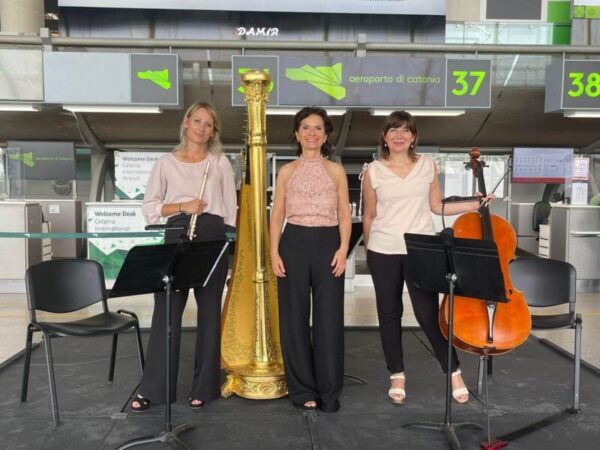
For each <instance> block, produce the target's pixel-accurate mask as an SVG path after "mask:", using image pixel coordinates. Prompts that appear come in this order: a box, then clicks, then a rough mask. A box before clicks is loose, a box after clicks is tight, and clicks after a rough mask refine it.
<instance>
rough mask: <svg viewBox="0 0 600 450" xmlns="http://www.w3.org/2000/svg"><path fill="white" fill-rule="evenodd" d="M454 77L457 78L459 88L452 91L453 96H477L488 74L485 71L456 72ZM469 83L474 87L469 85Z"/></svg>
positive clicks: (453, 73) (453, 74)
mask: <svg viewBox="0 0 600 450" xmlns="http://www.w3.org/2000/svg"><path fill="white" fill-rule="evenodd" d="M452 76H453V77H454V78H455V83H456V85H457V86H458V87H457V88H454V89H452V94H454V95H457V96H462V95H466V94H469V95H477V92H478V91H479V88H480V87H481V83H483V81H484V80H485V76H486V73H485V71H483V70H471V71H466V70H454V71H453V72H452ZM469 81H470V82H471V83H472V85H469Z"/></svg>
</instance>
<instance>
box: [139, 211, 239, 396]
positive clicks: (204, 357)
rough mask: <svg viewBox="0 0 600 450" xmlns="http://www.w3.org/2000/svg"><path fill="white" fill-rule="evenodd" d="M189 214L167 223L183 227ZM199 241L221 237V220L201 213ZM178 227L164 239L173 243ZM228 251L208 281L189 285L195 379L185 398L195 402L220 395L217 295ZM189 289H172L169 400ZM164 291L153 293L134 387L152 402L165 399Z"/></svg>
mask: <svg viewBox="0 0 600 450" xmlns="http://www.w3.org/2000/svg"><path fill="white" fill-rule="evenodd" d="M188 223H189V216H185V215H184V216H183V217H182V216H180V215H178V216H175V217H173V218H172V219H170V220H169V222H168V226H172V225H177V224H181V225H183V226H184V227H187V224H188ZM196 229H197V230H198V231H197V235H198V237H197V238H196V240H199V241H215V240H224V239H225V224H224V223H223V218H222V217H219V216H215V215H212V214H201V215H199V216H198V220H197V222H196ZM186 231H187V228H184V230H183V231H178V232H169V231H167V233H166V235H165V242H166V243H173V242H175V241H176V240H177V238H178V237H179V235H180V234H181V233H182V232H186ZM227 265H228V261H227V255H223V256H222V257H221V260H220V261H219V263H218V265H217V267H216V269H215V271H214V272H213V274H212V276H211V278H210V280H209V282H208V284H207V285H206V286H205V287H197V288H194V297H195V298H196V304H197V306H198V311H197V330H196V349H195V356H194V378H193V381H192V389H191V392H190V397H191V398H193V399H197V400H204V401H207V400H213V399H215V398H218V397H219V396H220V392H221V391H220V371H221V369H220V363H221V361H220V350H221V340H220V339H221V298H222V296H223V288H224V286H225V281H226V278H227ZM188 294H189V292H188V291H186V292H172V293H171V365H170V369H171V372H170V380H169V381H170V393H169V395H170V399H171V401H173V402H174V401H175V400H176V395H177V389H176V387H177V375H178V372H179V348H180V340H181V319H182V316H183V311H184V309H185V305H186V302H187V298H188ZM166 313H167V309H166V294H163V293H161V294H155V296H154V312H153V315H152V328H151V329H150V339H149V341H148V350H147V358H146V366H145V368H144V375H143V376H142V382H141V385H140V389H139V394H140V395H141V396H142V397H145V398H147V399H149V400H150V401H151V402H153V403H164V402H165V399H166V392H165V389H166V386H165V384H166V383H165V381H166V380H165V349H166V347H165V343H166V328H165V327H166V325H165V321H166Z"/></svg>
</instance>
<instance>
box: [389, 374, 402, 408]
mask: <svg viewBox="0 0 600 450" xmlns="http://www.w3.org/2000/svg"><path fill="white" fill-rule="evenodd" d="M390 380H392V381H393V380H403V381H404V380H405V378H404V372H401V373H394V374H392V375H390ZM397 396H402V397H397ZM388 397H389V398H390V400H391V401H392V403H394V404H395V405H402V404H403V403H404V399H405V398H406V391H405V390H404V389H402V388H390V390H389V391H388Z"/></svg>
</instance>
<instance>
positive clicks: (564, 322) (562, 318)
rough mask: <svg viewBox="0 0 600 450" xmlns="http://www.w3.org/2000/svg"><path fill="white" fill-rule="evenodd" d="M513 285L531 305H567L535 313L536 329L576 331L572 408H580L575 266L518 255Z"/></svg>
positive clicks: (534, 323)
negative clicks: (563, 308) (548, 312)
mask: <svg viewBox="0 0 600 450" xmlns="http://www.w3.org/2000/svg"><path fill="white" fill-rule="evenodd" d="M509 270H510V279H511V281H512V283H513V285H514V286H515V287H516V288H517V289H519V290H520V291H522V292H523V294H524V295H525V301H526V302H527V304H528V305H529V306H534V307H547V306H557V305H567V306H568V310H567V311H566V312H565V313H563V314H551V315H532V316H531V322H532V324H531V328H532V329H533V330H556V329H561V328H571V329H573V330H574V331H575V333H574V334H575V335H574V338H575V345H574V350H575V351H574V363H573V365H574V367H573V407H572V410H573V411H579V375H580V368H581V326H582V321H581V314H576V313H575V299H576V281H577V273H576V271H575V267H573V266H572V265H571V264H569V263H568V262H565V261H558V260H555V259H546V258H518V259H516V260H515V261H513V262H512V263H511V264H510V266H509Z"/></svg>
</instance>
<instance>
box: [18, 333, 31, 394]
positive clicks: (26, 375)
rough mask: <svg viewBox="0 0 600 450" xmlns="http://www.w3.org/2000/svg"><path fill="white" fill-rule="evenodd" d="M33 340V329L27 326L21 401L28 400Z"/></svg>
mask: <svg viewBox="0 0 600 450" xmlns="http://www.w3.org/2000/svg"><path fill="white" fill-rule="evenodd" d="M32 340H33V329H32V328H31V327H29V326H28V327H27V338H26V340H25V363H24V364H23V383H22V384H21V402H26V401H27V390H28V388H29V368H30V367H31V346H32Z"/></svg>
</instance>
